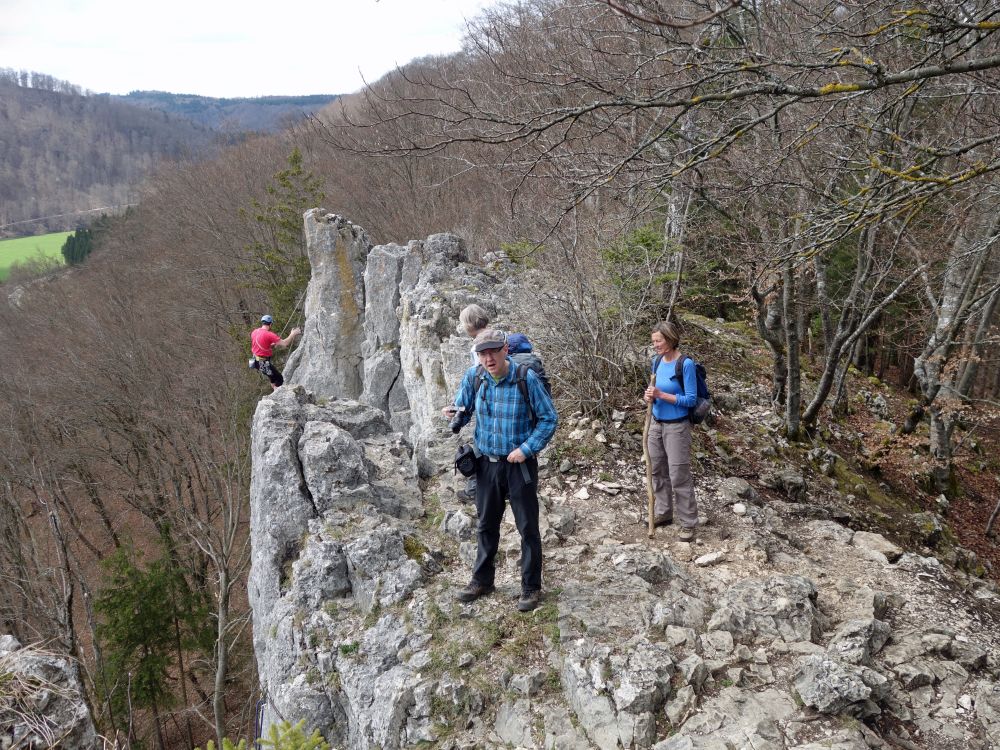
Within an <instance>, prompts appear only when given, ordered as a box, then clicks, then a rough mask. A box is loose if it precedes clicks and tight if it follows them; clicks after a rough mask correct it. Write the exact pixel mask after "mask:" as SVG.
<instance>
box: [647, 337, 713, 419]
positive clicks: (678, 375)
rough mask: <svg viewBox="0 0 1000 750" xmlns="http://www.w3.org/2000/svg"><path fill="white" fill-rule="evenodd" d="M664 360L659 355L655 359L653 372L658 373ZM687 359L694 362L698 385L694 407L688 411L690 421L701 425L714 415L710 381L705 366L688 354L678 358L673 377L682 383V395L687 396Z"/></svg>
mask: <svg viewBox="0 0 1000 750" xmlns="http://www.w3.org/2000/svg"><path fill="white" fill-rule="evenodd" d="M662 359H663V357H662V356H661V355H659V354H658V355H656V356H655V357H654V358H653V372H656V370H657V368H659V366H660V361H661V360H662ZM685 359H690V360H691V361H692V362H694V376H695V382H696V384H697V392H696V393H695V397H696V400H695V404H694V406H693V407H692V408H690V409H688V420H689V421H690V422H691V423H692V424H701V423H702V422H704V421H705V420H706V419H707V418H708V415H709V414H711V413H712V393H711V391H709V390H708V380H707V379H706V372H705V366H704V365H702V364H701V363H700V362H697V361H696V360H694V359H692V358H691V357H689V356H687V355H686V354H682V355H681V356H680V357H678V358H677V362H676V363H675V369H674V375H673V378H674V380H676V381H677V382H678V383H680V386H681V393H684V395H687V393H686V392H685V391H684V360H685Z"/></svg>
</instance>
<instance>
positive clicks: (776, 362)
mask: <svg viewBox="0 0 1000 750" xmlns="http://www.w3.org/2000/svg"><path fill="white" fill-rule="evenodd" d="M750 293H751V295H752V296H753V301H754V304H755V305H756V307H757V314H756V316H755V320H756V323H757V333H758V334H759V335H760V337H761V338H762V339H763V340H764V343H766V344H767V348H768V349H770V350H771V406H772V408H773V409H774V410H775V412H778V411H779V410H780V407H781V406H782V405H783V404H784V403H785V385H786V383H787V380H788V367H787V365H786V363H785V349H784V344H783V342H782V339H781V337H780V336H779V335H778V331H779V330H780V329H781V308H780V307H779V306H778V303H777V296H776V295H774V294H772V293H768V294H766V295H764V294H761V293H760V291H759V290H758V289H757V287H756V286H754V287H753V288H752V289H751V290H750Z"/></svg>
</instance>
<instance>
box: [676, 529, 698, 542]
mask: <svg viewBox="0 0 1000 750" xmlns="http://www.w3.org/2000/svg"><path fill="white" fill-rule="evenodd" d="M677 538H678V539H680V540H681V541H682V542H693V541H694V527H693V526H685V527H684V528H683V529H681V531H680V533H679V534H678V535H677Z"/></svg>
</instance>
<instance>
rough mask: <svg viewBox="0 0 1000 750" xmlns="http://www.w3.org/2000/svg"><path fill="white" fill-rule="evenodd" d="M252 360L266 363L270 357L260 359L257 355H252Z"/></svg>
mask: <svg viewBox="0 0 1000 750" xmlns="http://www.w3.org/2000/svg"><path fill="white" fill-rule="evenodd" d="M253 358H254V359H256V360H257V361H258V362H268V361H270V359H271V358H270V357H261V356H259V355H257V354H255V355H253Z"/></svg>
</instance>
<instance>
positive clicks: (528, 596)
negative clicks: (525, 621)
mask: <svg viewBox="0 0 1000 750" xmlns="http://www.w3.org/2000/svg"><path fill="white" fill-rule="evenodd" d="M541 603H542V592H541V591H540V590H538V589H535V590H534V591H522V592H521V598H520V599H518V600H517V609H518V611H519V612H530V611H531V610H533V609H536V608H537V607H538V605H539V604H541Z"/></svg>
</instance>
